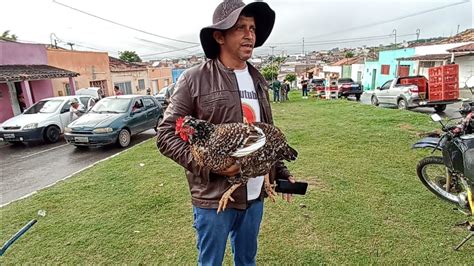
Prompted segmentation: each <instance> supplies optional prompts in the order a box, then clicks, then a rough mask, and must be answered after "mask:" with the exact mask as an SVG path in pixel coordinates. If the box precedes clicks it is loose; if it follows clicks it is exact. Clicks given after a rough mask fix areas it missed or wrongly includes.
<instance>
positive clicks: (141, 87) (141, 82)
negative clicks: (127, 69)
mask: <svg viewBox="0 0 474 266" xmlns="http://www.w3.org/2000/svg"><path fill="white" fill-rule="evenodd" d="M144 89H145V80H144V79H139V80H138V90H139V91H141V90H144Z"/></svg>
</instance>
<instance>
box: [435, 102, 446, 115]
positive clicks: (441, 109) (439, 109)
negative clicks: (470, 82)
mask: <svg viewBox="0 0 474 266" xmlns="http://www.w3.org/2000/svg"><path fill="white" fill-rule="evenodd" d="M434 109H435V111H436V112H438V113H441V112H444V110H446V104H437V105H435V106H434Z"/></svg>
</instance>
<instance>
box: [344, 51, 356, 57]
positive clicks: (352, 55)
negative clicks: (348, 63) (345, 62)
mask: <svg viewBox="0 0 474 266" xmlns="http://www.w3.org/2000/svg"><path fill="white" fill-rule="evenodd" d="M352 57H354V53H353V52H347V53H346V54H345V55H344V58H352Z"/></svg>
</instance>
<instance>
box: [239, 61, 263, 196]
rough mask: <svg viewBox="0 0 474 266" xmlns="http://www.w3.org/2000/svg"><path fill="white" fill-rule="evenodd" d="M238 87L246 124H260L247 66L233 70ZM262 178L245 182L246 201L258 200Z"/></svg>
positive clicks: (258, 107)
mask: <svg viewBox="0 0 474 266" xmlns="http://www.w3.org/2000/svg"><path fill="white" fill-rule="evenodd" d="M234 73H235V76H236V77H237V84H238V85H239V93H240V100H241V101H242V111H243V114H244V118H245V119H247V122H248V123H254V122H260V105H259V103H258V97H257V92H256V91H255V86H254V84H253V80H252V77H251V76H250V73H249V70H248V68H247V66H246V67H245V69H236V70H234ZM262 185H263V176H257V177H256V178H250V179H249V180H248V182H247V200H254V199H256V198H258V196H259V195H260V192H261V190H262Z"/></svg>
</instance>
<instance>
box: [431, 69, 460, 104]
mask: <svg viewBox="0 0 474 266" xmlns="http://www.w3.org/2000/svg"><path fill="white" fill-rule="evenodd" d="M428 73H429V77H430V78H429V98H428V99H429V100H430V101H444V100H453V99H457V98H459V80H458V77H459V65H456V64H453V65H444V66H439V67H432V68H430V69H429V70H428Z"/></svg>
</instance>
